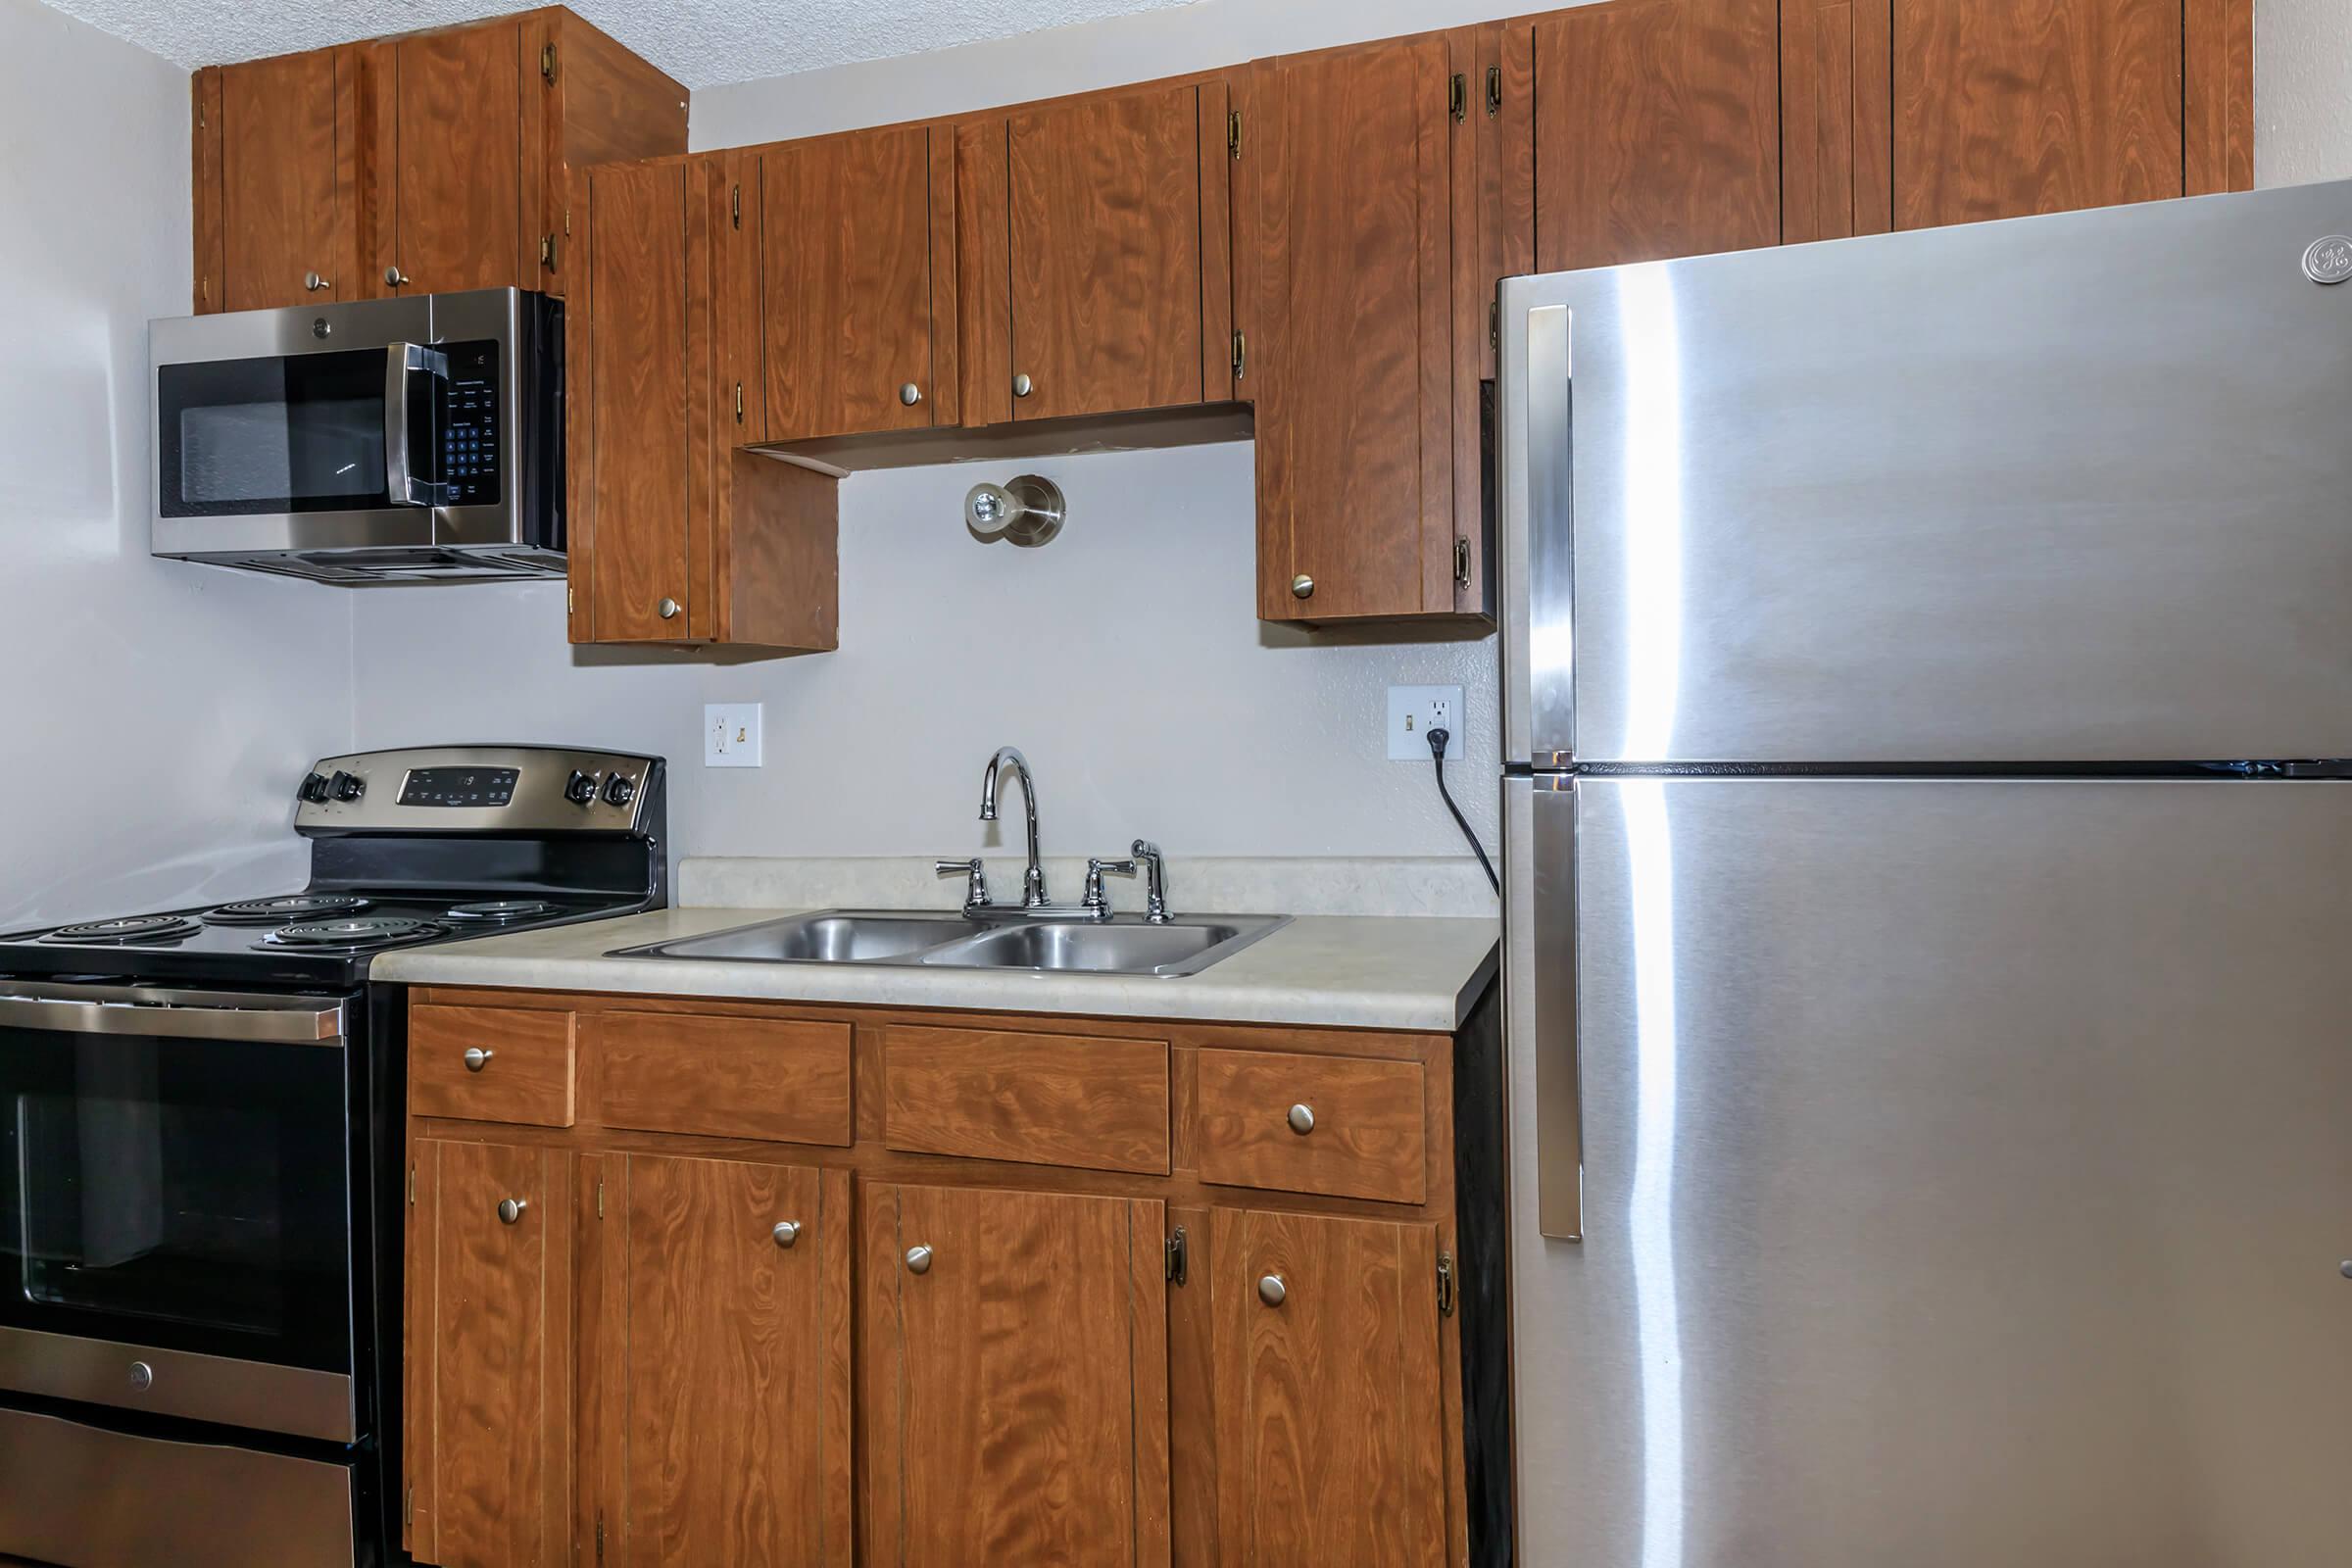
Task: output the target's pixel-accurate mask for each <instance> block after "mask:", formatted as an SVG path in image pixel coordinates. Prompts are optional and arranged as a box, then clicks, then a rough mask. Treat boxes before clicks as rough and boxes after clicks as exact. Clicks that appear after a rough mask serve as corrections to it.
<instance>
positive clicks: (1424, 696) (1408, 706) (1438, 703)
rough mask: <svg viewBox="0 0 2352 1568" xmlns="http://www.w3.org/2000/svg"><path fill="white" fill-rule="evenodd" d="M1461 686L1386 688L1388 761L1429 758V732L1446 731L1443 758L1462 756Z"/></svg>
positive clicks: (1414, 760) (1457, 759)
mask: <svg viewBox="0 0 2352 1568" xmlns="http://www.w3.org/2000/svg"><path fill="white" fill-rule="evenodd" d="M1462 722H1463V720H1462V689H1461V688H1460V687H1459V686H1392V687H1390V688H1389V760H1391V761H1393V762H1426V761H1428V760H1429V732H1430V731H1431V730H1433V729H1442V730H1444V731H1446V760H1447V761H1448V762H1458V761H1460V760H1461V757H1462Z"/></svg>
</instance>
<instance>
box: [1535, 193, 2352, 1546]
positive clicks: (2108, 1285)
mask: <svg viewBox="0 0 2352 1568" xmlns="http://www.w3.org/2000/svg"><path fill="white" fill-rule="evenodd" d="M2345 235H2352V185H2323V186H2310V187H2303V188H2299V189H2290V190H2280V191H2274V192H2266V193H2262V194H2254V195H2234V196H2224V197H2216V198H2211V199H2204V200H2196V201H2179V202H2167V203H2160V204H2153V205H2148V206H2140V207H2129V208H2116V209H2110V210H2104V211H2098V212H2089V213H2080V214H2071V215H2065V216H2056V217H2047V218H2036V219H2028V220H2023V221H2014V222H2002V223H1988V224H1982V225H1977V226H1972V227H1964V228H1950V229H1941V230H1936V231H1931V232H1921V233H1912V234H1898V235H1887V236H1879V237H1873V238H1864V239H1855V240H1846V241H1838V242H1835V243H1830V244H1822V245H1807V246H1796V247H1789V248H1787V249H1782V250H1777V251H1762V252H1753V253H1747V254H1742V255H1736V256H1723V257H1709V258H1702V259H1695V260H1689V261H1678V262H1671V263H1661V264H1655V265H1649V266H1641V267H1628V268H1619V269H1611V270H1596V271H1588V272H1577V273H1566V274H1559V275H1553V276H1546V277H1535V278H1516V279H1511V280H1509V281H1507V282H1506V283H1505V284H1504V285H1503V288H1502V296H1501V306H1502V310H1501V319H1502V322H1503V333H1504V335H1503V366H1502V376H1501V383H1500V387H1499V399H1500V404H1499V406H1500V420H1501V435H1500V441H1501V464H1500V466H1501V490H1500V515H1501V517H1502V528H1501V546H1500V548H1501V554H1502V571H1503V577H1502V601H1501V602H1502V606H1503V611H1502V613H1503V617H1504V620H1503V634H1502V638H1501V645H1502V661H1503V671H1502V679H1503V689H1504V690H1503V711H1504V757H1505V758H1506V759H1507V762H1506V768H1505V776H1504V780H1503V785H1502V790H1503V823H1504V861H1505V865H1506V871H1505V888H1504V915H1505V918H1504V927H1505V965H1504V988H1505V989H1504V1016H1505V1034H1506V1041H1507V1047H1506V1059H1507V1068H1508V1080H1509V1100H1510V1109H1509V1132H1510V1141H1511V1153H1510V1167H1509V1169H1510V1178H1511V1187H1512V1193H1511V1199H1510V1236H1509V1240H1510V1249H1511V1269H1510V1278H1511V1300H1510V1307H1511V1318H1512V1339H1511V1345H1512V1357H1513V1395H1514V1397H1513V1420H1514V1426H1515V1432H1514V1445H1515V1452H1516V1479H1517V1487H1516V1498H1517V1503H1516V1506H1517V1513H1518V1522H1519V1535H1518V1542H1519V1548H1520V1553H1519V1561H1520V1562H1522V1563H1524V1564H1527V1565H1530V1568H1778V1565H1788V1568H1944V1565H1949V1568H1985V1565H1989V1564H2000V1565H2003V1568H2127V1565H2128V1568H2192V1565H2193V1568H2322V1565H2329V1568H2340V1565H2342V1564H2344V1563H2346V1562H2352V783H2348V782H2346V781H2345V775H2346V774H2347V773H2352V767H2347V766H2346V765H2345V764H2344V762H2343V761H2342V760H2343V759H2352V287H2336V286H2333V285H2334V284H2335V283H2337V282H2339V281H2341V280H2342V279H2343V278H2344V277H2345V276H2347V275H2352V239H2347V238H2344V237H2343V236H2345Z"/></svg>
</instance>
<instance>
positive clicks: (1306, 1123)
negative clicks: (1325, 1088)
mask: <svg viewBox="0 0 2352 1568" xmlns="http://www.w3.org/2000/svg"><path fill="white" fill-rule="evenodd" d="M1289 1119H1290V1123H1291V1131H1293V1132H1295V1133H1297V1134H1298V1135H1299V1137H1301V1138H1304V1137H1305V1136H1306V1135H1307V1134H1308V1133H1311V1132H1313V1131H1314V1130H1315V1107H1314V1106H1312V1105H1293V1106H1292V1107H1291V1114H1290V1118H1289Z"/></svg>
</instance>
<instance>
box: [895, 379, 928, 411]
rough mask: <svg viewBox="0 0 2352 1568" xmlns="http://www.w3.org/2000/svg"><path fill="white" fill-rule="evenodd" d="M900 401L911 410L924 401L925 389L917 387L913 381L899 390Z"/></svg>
mask: <svg viewBox="0 0 2352 1568" xmlns="http://www.w3.org/2000/svg"><path fill="white" fill-rule="evenodd" d="M899 401H900V402H901V403H904V404H906V405H907V407H908V408H910V409H911V408H913V407H914V406H915V405H916V404H917V403H920V402H922V401H923V389H922V388H921V387H919V386H916V385H915V384H914V383H913V382H912V381H909V382H907V384H906V385H905V386H903V387H901V388H899Z"/></svg>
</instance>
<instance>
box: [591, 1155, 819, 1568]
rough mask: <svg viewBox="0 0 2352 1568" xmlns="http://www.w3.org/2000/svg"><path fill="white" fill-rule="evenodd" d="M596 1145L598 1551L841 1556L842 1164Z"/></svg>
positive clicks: (652, 1565) (812, 1565) (753, 1565)
mask: <svg viewBox="0 0 2352 1568" xmlns="http://www.w3.org/2000/svg"><path fill="white" fill-rule="evenodd" d="M599 1163H600V1165H601V1166H602V1168H603V1176H602V1179H603V1181H604V1182H605V1186H606V1189H607V1190H606V1194H605V1201H604V1214H605V1217H604V1218H603V1219H602V1220H601V1221H599V1222H598V1223H599V1224H600V1225H601V1227H602V1229H603V1231H604V1234H603V1235H602V1236H601V1237H600V1238H599V1245H598V1248H597V1251H598V1253H599V1258H600V1264H601V1273H602V1276H603V1278H602V1285H601V1292H602V1295H603V1298H604V1299H605V1300H606V1301H607V1302H610V1303H612V1305H613V1306H614V1307H617V1310H613V1311H608V1312H603V1313H600V1319H601V1321H602V1323H603V1327H604V1337H603V1339H602V1341H601V1343H600V1344H599V1345H598V1346H597V1347H596V1353H595V1355H594V1358H593V1365H592V1366H591V1368H590V1382H591V1383H592V1384H593V1385H594V1387H595V1389H596V1391H597V1393H596V1397H597V1399H598V1408H597V1409H596V1410H595V1411H594V1412H592V1414H591V1419H592V1420H593V1421H595V1422H596V1423H597V1425H598V1428H599V1430H600V1431H601V1432H602V1433H604V1434H607V1435H608V1436H607V1439H606V1441H607V1442H608V1443H612V1444H613V1451H611V1452H610V1453H609V1454H608V1455H607V1456H606V1461H605V1468H604V1470H603V1472H602V1473H601V1475H600V1476H599V1477H598V1478H597V1480H596V1482H594V1483H593V1487H594V1490H595V1491H596V1492H597V1495H598V1497H599V1502H598V1505H597V1508H596V1522H598V1523H601V1524H602V1525H603V1527H604V1528H603V1532H602V1534H603V1539H604V1541H605V1543H606V1560H607V1561H609V1562H611V1563H614V1564H617V1565H619V1568H669V1565H677V1568H685V1565H689V1564H693V1565H710V1568H758V1565H772V1568H787V1565H789V1568H849V1564H850V1561H851V1555H850V1554H851V1539H850V1537H851V1523H850V1521H851V1517H852V1513H851V1493H850V1484H851V1454H850V1440H851V1422H850V1407H849V1394H850V1388H849V1385H850V1267H849V1263H850V1246H851V1241H852V1237H851V1233H850V1178H849V1174H848V1173H847V1172H846V1171H821V1172H820V1171H818V1170H815V1169H813V1168H807V1167H799V1166H790V1165H771V1164H755V1163H748V1162H742V1161H735V1160H715V1159H683V1158H671V1157H663V1156H654V1155H646V1154H630V1155H626V1156H618V1155H613V1156H607V1157H606V1158H604V1159H602V1160H601V1161H599ZM779 1226H789V1227H792V1229H791V1230H789V1231H785V1232H780V1231H779V1230H778V1227H779ZM786 1236H789V1238H790V1239H789V1242H787V1241H786V1240H784V1239H783V1238H784V1237H786Z"/></svg>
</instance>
